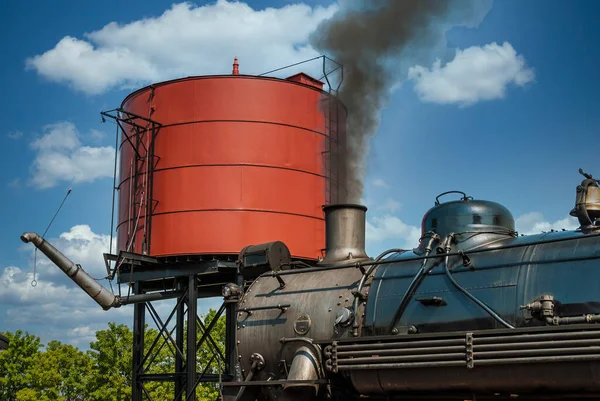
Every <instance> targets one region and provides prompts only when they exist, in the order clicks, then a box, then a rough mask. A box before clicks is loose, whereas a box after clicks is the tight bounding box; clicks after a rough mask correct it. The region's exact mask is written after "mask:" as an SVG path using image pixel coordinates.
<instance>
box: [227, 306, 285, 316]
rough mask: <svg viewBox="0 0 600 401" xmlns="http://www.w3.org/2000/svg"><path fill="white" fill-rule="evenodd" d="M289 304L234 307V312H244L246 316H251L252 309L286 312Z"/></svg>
mask: <svg viewBox="0 0 600 401" xmlns="http://www.w3.org/2000/svg"><path fill="white" fill-rule="evenodd" d="M290 306H291V305H290V304H277V305H269V306H256V307H254V308H241V309H236V312H238V313H239V312H246V313H247V314H248V316H252V312H253V311H257V310H269V309H279V310H281V312H282V313H284V312H286V311H287V310H288V308H289V307H290Z"/></svg>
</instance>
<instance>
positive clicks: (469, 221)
mask: <svg viewBox="0 0 600 401" xmlns="http://www.w3.org/2000/svg"><path fill="white" fill-rule="evenodd" d="M450 193H458V194H462V195H463V197H462V198H461V199H460V200H456V201H449V202H445V203H441V202H440V201H439V198H440V197H441V196H443V195H447V194H450ZM428 232H435V233H437V234H438V235H439V236H440V237H442V238H444V237H446V236H447V235H448V234H451V233H455V234H460V233H467V232H469V233H480V232H486V233H498V234H511V235H512V234H514V233H515V219H514V217H513V215H512V213H511V212H510V211H509V210H508V209H507V208H505V207H504V206H502V205H501V204H499V203H496V202H491V201H485V200H474V199H473V198H472V197H471V196H467V195H466V194H465V193H464V192H460V191H449V192H444V193H443V194H440V195H438V196H437V198H436V201H435V206H434V207H432V208H431V209H429V210H428V211H427V213H425V216H423V220H422V223H421V236H422V237H424V236H425V234H426V233H428Z"/></svg>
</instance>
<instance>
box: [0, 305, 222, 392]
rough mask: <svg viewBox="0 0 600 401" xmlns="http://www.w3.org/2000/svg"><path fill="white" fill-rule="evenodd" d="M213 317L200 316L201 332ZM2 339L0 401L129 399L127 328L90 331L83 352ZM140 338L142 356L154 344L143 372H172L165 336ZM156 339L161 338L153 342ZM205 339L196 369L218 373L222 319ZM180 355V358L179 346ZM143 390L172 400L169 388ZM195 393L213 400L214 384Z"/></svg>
mask: <svg viewBox="0 0 600 401" xmlns="http://www.w3.org/2000/svg"><path fill="white" fill-rule="evenodd" d="M215 314H216V311H214V310H211V311H210V312H209V313H208V314H207V315H206V316H202V318H203V319H202V321H203V322H207V323H206V325H205V326H204V328H206V326H207V325H208V322H210V321H211V320H212V318H213V317H214V316H215ZM186 323H187V322H186ZM184 330H185V329H184ZM184 332H186V331H184ZM203 333H204V329H203V326H201V325H198V338H200V337H201V336H202V334H203ZM3 334H5V335H6V336H7V337H8V339H9V341H10V344H9V347H8V349H7V350H5V351H0V400H2V401H34V400H35V401H126V400H131V385H132V358H133V353H132V345H133V333H132V331H131V329H130V328H129V327H128V326H126V325H117V324H115V323H109V324H108V328H107V329H105V330H99V331H97V332H96V339H95V341H93V342H91V343H90V349H89V350H88V351H87V352H83V351H81V350H79V349H77V348H76V347H73V346H72V345H68V344H63V343H61V342H59V341H50V342H49V343H48V344H47V345H46V346H45V347H44V345H43V344H42V343H41V342H40V339H39V337H37V336H35V335H32V334H29V333H23V332H22V331H16V332H15V333H11V332H7V333H3ZM145 334H146V335H145V338H144V347H145V350H146V351H148V350H149V349H150V347H151V346H152V344H154V343H156V346H155V347H154V349H153V351H154V352H153V353H154V354H156V357H155V358H154V359H153V360H152V363H151V364H149V365H148V366H147V370H146V372H145V373H154V374H156V373H172V372H174V369H175V348H174V345H173V344H172V343H171V342H170V341H166V342H165V341H164V337H165V333H162V334H160V333H159V331H158V330H156V329H152V328H147V329H146V331H145ZM158 336H160V337H161V338H160V339H159V340H158V341H155V340H156V338H157V337H158ZM172 338H173V337H171V339H172ZM211 338H212V341H205V342H204V344H203V345H202V346H201V347H199V348H198V351H197V370H198V372H202V371H205V370H206V372H207V373H214V374H219V371H220V369H221V368H220V366H222V364H221V365H220V364H219V362H221V359H220V358H221V357H220V356H217V357H215V358H213V351H214V346H215V345H216V347H217V348H218V349H219V350H220V353H221V354H224V353H225V318H224V317H221V318H220V319H219V320H218V321H217V323H216V324H215V326H214V328H213V330H212V331H211ZM161 345H162V346H161ZM182 351H183V355H186V352H187V350H186V349H185V347H184V349H183V350H182ZM145 388H146V390H147V391H148V393H149V394H150V396H151V397H152V400H156V401H171V400H172V399H173V390H174V384H173V383H170V382H152V383H147V384H146V385H145ZM196 394H197V399H198V400H199V401H213V400H216V399H217V398H218V396H219V392H218V388H217V386H216V385H215V384H202V385H199V386H198V387H197V389H196Z"/></svg>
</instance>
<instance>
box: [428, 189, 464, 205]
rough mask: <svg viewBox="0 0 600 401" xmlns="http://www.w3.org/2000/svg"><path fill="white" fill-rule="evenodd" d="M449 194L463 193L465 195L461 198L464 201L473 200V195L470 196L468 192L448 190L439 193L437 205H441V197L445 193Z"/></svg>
mask: <svg viewBox="0 0 600 401" xmlns="http://www.w3.org/2000/svg"><path fill="white" fill-rule="evenodd" d="M448 194H462V195H463V197H462V199H461V200H463V201H469V200H473V197H472V196H468V195H467V194H466V193H464V192H463V191H447V192H443V193H441V194H439V195H438V196H436V197H435V205H436V206H439V205H440V198H441V197H442V196H444V195H448Z"/></svg>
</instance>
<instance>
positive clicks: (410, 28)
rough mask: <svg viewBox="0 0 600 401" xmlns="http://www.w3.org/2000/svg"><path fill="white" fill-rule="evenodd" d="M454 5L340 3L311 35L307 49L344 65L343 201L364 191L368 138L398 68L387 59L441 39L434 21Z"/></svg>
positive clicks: (441, 1)
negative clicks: (345, 5)
mask: <svg viewBox="0 0 600 401" xmlns="http://www.w3.org/2000/svg"><path fill="white" fill-rule="evenodd" d="M459 1H460V0H459ZM457 3H458V2H457V1H451V0H363V1H359V2H358V4H357V6H358V7H354V8H350V7H344V5H342V7H341V9H340V10H339V11H338V12H337V13H336V14H335V15H334V16H333V17H332V18H331V19H329V20H326V21H324V22H322V23H321V24H320V25H319V26H318V27H317V29H316V31H315V32H313V33H312V35H311V37H310V42H311V45H312V46H313V47H314V48H315V49H317V50H319V51H321V52H322V53H327V54H329V55H331V56H332V58H334V59H335V60H336V61H337V62H339V63H341V64H343V66H344V82H343V85H342V88H341V90H340V98H341V100H342V101H343V102H344V103H345V104H346V106H347V107H348V114H349V115H348V120H347V128H346V135H347V157H346V158H340V160H344V159H345V163H346V166H341V167H342V169H343V170H345V171H346V174H347V183H346V188H347V190H348V199H346V201H348V202H358V201H359V200H360V198H361V196H362V193H363V187H364V183H363V178H364V175H365V159H366V155H367V153H368V143H369V139H370V138H371V137H372V136H373V135H374V134H375V133H376V132H377V129H378V126H379V115H380V111H381V109H382V108H383V106H384V105H385V103H386V100H387V94H388V91H389V89H390V88H391V86H392V85H394V84H395V83H396V82H395V80H397V79H398V73H399V71H398V68H397V66H394V65H393V63H391V62H390V60H393V59H397V58H399V57H402V55H403V53H404V50H406V48H407V47H409V46H410V45H415V44H416V47H423V46H427V45H431V44H432V40H433V41H435V40H437V39H439V38H437V37H436V35H439V34H440V32H441V31H440V29H439V25H437V26H436V23H437V22H439V19H438V18H439V17H444V16H445V15H446V14H447V13H448V11H449V10H450V9H451V7H453V6H457ZM462 3H465V4H462ZM466 3H468V2H461V4H459V5H458V6H459V7H463V6H465V5H466ZM442 34H443V33H442ZM399 151H400V152H402V149H399ZM344 167H345V168H344Z"/></svg>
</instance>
